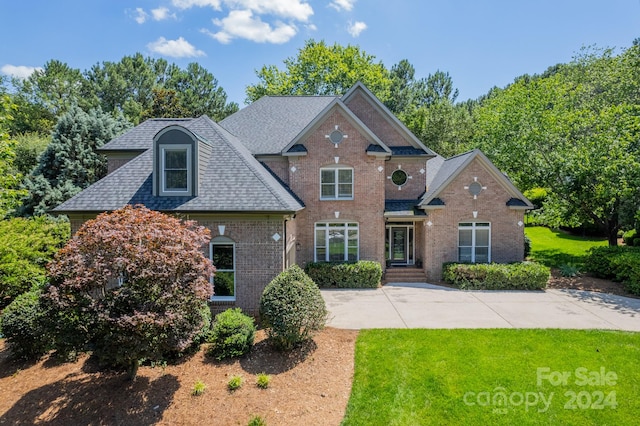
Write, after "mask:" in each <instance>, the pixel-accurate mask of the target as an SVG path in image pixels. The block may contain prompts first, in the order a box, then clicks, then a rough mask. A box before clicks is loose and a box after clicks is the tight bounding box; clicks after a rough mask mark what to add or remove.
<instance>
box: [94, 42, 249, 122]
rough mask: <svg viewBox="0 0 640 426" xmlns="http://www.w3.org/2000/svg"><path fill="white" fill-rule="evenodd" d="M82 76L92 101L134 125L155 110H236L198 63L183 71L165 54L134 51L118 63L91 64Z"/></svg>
mask: <svg viewBox="0 0 640 426" xmlns="http://www.w3.org/2000/svg"><path fill="white" fill-rule="evenodd" d="M86 77H87V80H88V82H89V85H90V87H91V93H92V96H93V99H94V100H95V103H96V104H98V105H100V106H101V107H102V109H103V110H104V111H107V112H122V113H123V114H124V116H125V117H126V118H127V120H129V121H130V122H132V123H133V124H139V123H140V121H142V120H143V119H144V118H146V117H149V114H150V113H151V112H152V111H154V110H159V111H161V112H163V114H167V113H168V112H169V111H171V110H172V109H173V110H174V111H175V112H176V113H178V114H180V115H176V116H174V117H199V116H201V115H203V114H206V115H208V116H209V117H211V118H212V119H214V120H222V119H223V118H225V117H226V116H227V115H229V114H232V113H234V112H236V111H237V110H238V105H237V104H235V103H233V102H232V103H229V104H227V103H226V102H227V94H226V93H225V91H224V90H223V89H222V88H221V87H218V81H217V80H216V79H215V77H214V76H213V74H211V73H210V72H208V71H207V70H206V69H204V68H203V67H202V66H200V65H199V64H197V63H190V64H188V65H187V68H186V70H182V69H181V68H179V67H178V66H177V65H175V64H168V63H167V61H166V60H164V59H153V58H150V57H147V58H145V57H144V56H142V54H140V53H136V54H135V55H133V56H125V57H123V58H122V59H121V60H120V61H119V62H103V63H102V64H96V65H94V66H93V67H91V69H90V70H89V71H87V72H86ZM170 97H172V98H173V99H169V98H170ZM178 105H179V108H178ZM162 116H168V115H162Z"/></svg>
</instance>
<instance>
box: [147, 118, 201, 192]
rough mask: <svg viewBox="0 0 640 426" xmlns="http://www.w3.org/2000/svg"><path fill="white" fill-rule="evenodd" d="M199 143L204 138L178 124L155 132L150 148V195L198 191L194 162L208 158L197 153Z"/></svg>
mask: <svg viewBox="0 0 640 426" xmlns="http://www.w3.org/2000/svg"><path fill="white" fill-rule="evenodd" d="M200 145H204V142H202V141H199V140H198V139H197V138H196V136H195V135H194V134H193V133H191V132H190V131H189V130H188V129H185V128H184V127H181V126H168V127H166V128H164V129H162V130H161V131H159V132H158V134H157V135H156V136H155V138H154V148H153V150H154V154H153V172H154V174H153V176H154V177H153V195H155V196H161V197H163V196H164V197H192V196H196V195H198V175H197V174H198V170H199V168H198V164H199V162H200V161H207V159H208V157H205V158H204V160H203V159H202V157H201V156H200V155H199V153H200V151H201V150H200V148H199V147H200ZM204 152H205V153H207V152H208V151H207V150H205V151H204Z"/></svg>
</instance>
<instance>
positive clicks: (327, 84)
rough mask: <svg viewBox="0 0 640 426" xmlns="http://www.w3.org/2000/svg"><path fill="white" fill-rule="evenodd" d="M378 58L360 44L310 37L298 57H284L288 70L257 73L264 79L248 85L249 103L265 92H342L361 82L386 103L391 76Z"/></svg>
mask: <svg viewBox="0 0 640 426" xmlns="http://www.w3.org/2000/svg"><path fill="white" fill-rule="evenodd" d="M374 61H375V56H372V55H369V54H367V53H366V52H364V51H362V50H360V48H359V47H358V46H352V45H347V46H346V47H344V46H341V45H339V44H337V43H335V44H334V45H333V46H327V44H326V43H325V42H324V41H320V42H316V41H314V40H308V41H307V42H306V43H305V45H304V47H303V48H302V49H300V50H299V51H298V55H297V56H295V57H290V58H287V59H285V60H284V65H285V69H284V70H280V69H278V68H277V67H276V66H275V65H269V66H264V67H262V69H261V70H260V71H257V72H256V74H257V76H258V78H259V79H260V82H258V83H256V84H254V85H249V86H248V87H247V103H251V102H254V101H256V100H258V99H260V98H261V97H262V96H265V95H342V94H344V93H346V91H347V90H349V89H350V88H351V87H352V86H353V85H354V84H355V83H356V82H358V81H361V82H362V83H364V84H365V85H366V86H367V87H368V88H369V90H371V92H372V93H373V94H374V95H376V96H377V97H378V98H379V99H380V100H381V101H382V102H385V101H386V100H387V98H388V97H389V88H390V85H391V79H390V76H389V72H388V71H387V69H386V68H385V67H384V65H383V64H382V62H374Z"/></svg>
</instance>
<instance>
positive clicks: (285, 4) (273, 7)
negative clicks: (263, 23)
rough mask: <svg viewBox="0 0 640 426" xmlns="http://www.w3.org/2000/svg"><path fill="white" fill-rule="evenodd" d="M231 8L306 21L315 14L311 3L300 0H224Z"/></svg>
mask: <svg viewBox="0 0 640 426" xmlns="http://www.w3.org/2000/svg"><path fill="white" fill-rule="evenodd" d="M223 1H224V3H225V4H226V5H227V6H229V8H230V9H233V10H235V9H242V10H250V11H252V12H254V13H255V14H257V15H264V14H272V15H276V16H279V17H282V18H291V19H295V20H297V21H302V22H306V21H307V20H308V19H309V17H310V16H311V15H313V8H312V7H311V5H309V3H305V2H304V1H300V0H223Z"/></svg>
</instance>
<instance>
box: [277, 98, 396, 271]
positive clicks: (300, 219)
mask: <svg viewBox="0 0 640 426" xmlns="http://www.w3.org/2000/svg"><path fill="white" fill-rule="evenodd" d="M335 126H338V127H339V129H340V131H342V132H343V133H344V134H346V135H348V138H346V139H344V140H343V141H342V142H341V143H340V144H338V147H337V148H335V147H334V145H333V144H332V143H331V142H330V141H329V140H327V138H326V137H325V135H328V134H330V133H331V132H332V131H333V130H334V129H335ZM303 144H304V146H305V147H306V148H307V155H306V156H301V157H290V159H289V186H290V187H291V189H292V190H293V191H294V192H295V193H296V194H297V195H298V196H299V197H300V198H302V200H303V201H304V203H305V206H306V207H305V209H304V210H303V211H301V212H299V213H298V214H297V216H296V227H297V235H298V241H297V242H299V243H300V249H301V250H300V251H299V252H297V253H296V257H297V259H296V260H297V263H298V264H299V265H301V266H304V265H305V264H306V263H308V262H311V261H313V259H314V233H315V223H316V222H357V223H358V224H359V230H360V235H359V236H360V243H359V245H360V259H363V260H365V259H366V260H376V261H378V262H381V263H382V264H383V265H384V259H385V255H384V232H385V228H384V220H383V213H384V187H385V180H386V175H385V173H384V170H385V164H384V163H385V162H384V160H383V159H379V158H375V157H371V156H368V155H367V154H366V149H367V147H368V146H369V144H370V142H369V141H368V140H367V139H366V138H365V137H364V136H363V135H361V134H360V133H359V132H358V131H357V129H356V127H355V126H354V125H353V124H352V123H351V122H350V120H348V119H347V117H345V116H344V115H343V113H342V112H340V111H339V110H336V111H334V112H333V113H332V114H330V115H329V116H328V117H327V119H326V120H325V121H323V122H322V123H321V124H319V126H318V127H317V128H316V129H315V130H314V131H313V132H312V134H310V135H309V137H308V138H307V139H306V140H305V141H303ZM336 157H338V164H339V165H344V166H346V167H352V168H353V169H354V199H353V200H322V201H321V200H320V168H321V167H325V166H334V165H336ZM378 167H382V172H380V171H378ZM335 212H339V217H338V218H336V213H335Z"/></svg>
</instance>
